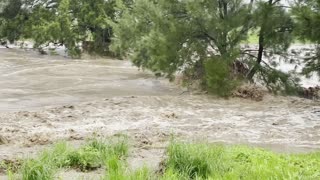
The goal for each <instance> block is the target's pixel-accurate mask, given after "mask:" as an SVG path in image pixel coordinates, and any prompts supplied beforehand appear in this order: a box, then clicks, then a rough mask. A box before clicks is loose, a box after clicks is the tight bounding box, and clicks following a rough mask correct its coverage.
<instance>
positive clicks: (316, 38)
mask: <svg viewBox="0 0 320 180" xmlns="http://www.w3.org/2000/svg"><path fill="white" fill-rule="evenodd" d="M292 12H293V15H294V17H295V20H296V28H295V32H296V34H297V35H298V36H299V37H300V39H301V40H303V41H306V40H307V41H310V42H312V43H315V44H316V46H317V47H316V54H315V56H314V57H312V58H307V59H305V61H306V66H305V68H304V70H303V74H305V75H310V74H311V73H313V72H316V73H318V75H319V76H320V1H319V0H298V1H296V4H295V6H294V8H293V10H292Z"/></svg>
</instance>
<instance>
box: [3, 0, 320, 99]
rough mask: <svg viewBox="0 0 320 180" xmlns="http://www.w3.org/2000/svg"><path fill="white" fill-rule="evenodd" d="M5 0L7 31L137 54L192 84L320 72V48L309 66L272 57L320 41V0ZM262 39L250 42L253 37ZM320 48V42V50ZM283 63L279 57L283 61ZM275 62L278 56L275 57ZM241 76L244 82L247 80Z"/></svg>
mask: <svg viewBox="0 0 320 180" xmlns="http://www.w3.org/2000/svg"><path fill="white" fill-rule="evenodd" d="M283 3H284V0H251V1H243V0H201V1H199V0H190V1H176V0H155V1H149V0H108V1H105V0H97V1H90V0H10V1H9V0H1V1H0V22H1V24H0V39H1V40H2V43H3V44H5V42H6V41H10V42H13V41H15V40H19V39H26V38H27V39H31V40H32V41H34V47H35V48H38V49H40V51H41V52H42V48H43V47H45V46H48V45H49V44H50V43H51V44H54V45H55V46H64V47H66V50H67V52H68V53H69V55H70V56H72V57H75V58H78V57H80V56H81V53H82V52H83V51H86V52H89V53H92V54H99V55H116V56H118V57H120V56H121V57H125V58H129V59H131V60H132V61H133V63H134V64H135V65H136V66H138V67H140V68H143V69H149V70H151V71H153V72H154V73H155V74H156V75H159V76H165V77H168V78H169V79H170V80H173V79H174V78H175V76H176V74H177V73H180V74H182V75H183V76H184V78H183V79H184V80H185V81H187V82H185V83H184V84H192V83H193V82H197V83H198V85H199V86H200V87H201V88H202V89H204V90H207V91H209V92H213V93H215V94H218V95H221V96H228V95H230V94H231V91H232V90H233V89H234V88H236V87H237V86H238V85H239V84H241V83H243V82H246V81H251V82H258V83H260V84H263V85H264V86H265V87H267V89H268V90H270V91H271V92H274V93H285V94H297V93H302V88H301V87H300V85H299V79H298V78H296V74H299V75H306V76H309V75H310V74H312V73H314V72H316V73H318V74H320V68H319V59H320V58H319V56H318V55H319V53H314V54H312V55H311V57H309V56H308V57H303V58H302V59H303V60H304V61H305V67H304V69H303V71H302V72H286V73H285V72H281V71H279V70H278V69H277V67H274V66H273V65H270V64H272V63H273V62H269V60H268V56H270V55H271V56H274V55H278V56H280V57H284V59H285V60H289V58H288V57H286V56H287V55H286V54H287V49H288V47H289V46H290V45H291V43H292V42H293V40H294V39H299V40H301V41H308V42H310V43H314V44H315V46H318V44H319V43H320V36H319V32H320V31H319V23H318V21H319V18H318V17H319V16H320V11H319V6H320V4H319V1H317V0H299V1H294V2H292V3H291V4H289V5H287V4H286V5H284V4H283ZM252 32H255V34H256V35H257V37H255V38H256V39H255V40H256V41H257V43H258V46H256V47H255V48H253V49H252V48H249V49H248V48H243V47H241V46H240V45H241V44H243V43H244V42H248V41H249V42H250V41H252V38H253V36H252ZM318 51H319V48H316V52H318ZM278 63H279V62H278ZM273 64H275V63H273ZM239 82H240V83H239Z"/></svg>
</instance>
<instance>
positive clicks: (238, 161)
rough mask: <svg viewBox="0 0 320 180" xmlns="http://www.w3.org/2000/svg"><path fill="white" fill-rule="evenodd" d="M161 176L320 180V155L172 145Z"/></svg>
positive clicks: (218, 146) (215, 146) (177, 177)
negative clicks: (163, 173)
mask: <svg viewBox="0 0 320 180" xmlns="http://www.w3.org/2000/svg"><path fill="white" fill-rule="evenodd" d="M166 168H167V169H166V171H165V175H164V177H167V176H171V177H174V178H171V179H230V180H231V179H248V180H254V179H257V180H258V179H259V180H260V179H262V180H264V179H266V180H267V179H320V153H313V154H305V155H288V154H286V155H284V154H276V153H272V152H269V151H266V150H262V149H256V148H248V147H243V146H232V147H225V146H221V145H206V144H183V143H174V144H171V145H170V147H169V148H168V159H167V163H166Z"/></svg>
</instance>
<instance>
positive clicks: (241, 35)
mask: <svg viewBox="0 0 320 180" xmlns="http://www.w3.org/2000/svg"><path fill="white" fill-rule="evenodd" d="M250 7H251V6H250V4H245V3H243V2H242V1H241V0H190V1H179V0H158V1H148V0H137V1H136V3H135V4H133V5H132V6H129V7H126V6H120V9H121V12H122V16H121V18H120V19H118V20H117V23H115V24H114V30H115V38H114V45H113V49H114V50H115V51H117V52H125V53H127V55H129V56H130V58H131V59H132V60H133V62H134V64H135V65H137V66H138V67H141V68H147V69H150V70H152V71H153V72H155V73H156V74H163V75H165V76H167V77H169V78H171V79H173V78H174V75H175V72H177V71H182V72H184V73H185V74H186V75H187V76H188V78H190V79H189V80H191V79H193V78H195V79H201V80H203V82H202V84H203V85H204V86H205V87H207V88H208V89H209V90H212V91H215V92H217V93H219V92H221V93H222V95H227V94H228V93H229V91H226V89H225V88H223V87H224V86H225V85H227V84H234V82H233V79H232V77H231V76H230V73H229V72H230V71H231V70H230V67H231V65H232V63H233V62H234V61H235V60H236V57H237V56H238V54H239V51H240V48H239V44H240V42H241V41H242V40H244V39H246V37H247V33H248V30H249V29H250V26H251V23H252V22H251V18H250V16H251V14H250ZM214 66H215V67H217V66H223V67H222V68H214ZM215 70H218V71H221V72H220V73H219V72H217V74H215ZM210 76H212V77H210ZM213 76H214V77H213ZM227 86H228V89H232V88H230V87H231V85H230V86H229V85H227Z"/></svg>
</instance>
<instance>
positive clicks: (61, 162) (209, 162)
mask: <svg viewBox="0 0 320 180" xmlns="http://www.w3.org/2000/svg"><path fill="white" fill-rule="evenodd" d="M119 142H123V141H122V140H120V141H119ZM114 143H115V144H114ZM121 144H122V143H120V144H118V143H117V142H111V143H104V141H101V140H96V139H94V140H92V141H90V142H88V143H87V144H85V145H84V146H82V147H80V149H78V150H75V149H72V148H70V147H69V146H68V145H67V144H66V143H59V144H57V145H56V146H55V147H54V148H53V149H52V150H47V151H45V152H43V153H42V154H41V155H40V157H38V158H35V159H29V160H27V161H25V162H24V164H23V166H22V171H21V173H22V178H23V179H24V180H40V179H41V180H51V179H54V177H55V173H56V172H57V169H58V168H62V167H70V164H72V163H71V162H76V163H74V164H75V165H76V167H79V166H83V167H84V166H85V165H88V164H91V165H92V163H93V162H94V163H97V162H99V163H100V162H103V165H105V168H106V174H105V176H104V177H102V178H103V179H105V180H153V179H160V180H180V179H199V180H201V179H230V180H231V179H262V180H267V179H319V178H320V173H319V169H320V153H310V154H276V153H273V152H270V151H266V150H262V149H258V148H251V147H245V146H223V145H217V144H201V143H196V144H189V143H182V142H176V141H174V140H173V141H172V142H171V143H170V144H169V147H168V148H167V151H166V153H167V154H166V155H167V159H166V160H165V163H164V169H163V171H162V173H160V174H158V173H157V174H156V173H154V172H152V171H151V170H150V169H148V168H147V167H143V168H141V169H138V170H135V171H132V170H130V169H129V168H128V166H127V163H126V162H125V161H123V160H124V159H123V157H119V155H121V156H126V155H127V154H126V153H124V152H127V151H128V149H127V148H124V147H126V146H123V145H121ZM118 150H119V151H120V152H117V153H114V152H116V151H118ZM104 153H106V154H107V156H101V154H104ZM75 154H77V155H75ZM71 157H72V158H71ZM101 157H102V158H101ZM92 160H94V161H92ZM11 175H12V177H15V176H14V175H13V174H11ZM17 177H18V176H17Z"/></svg>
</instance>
